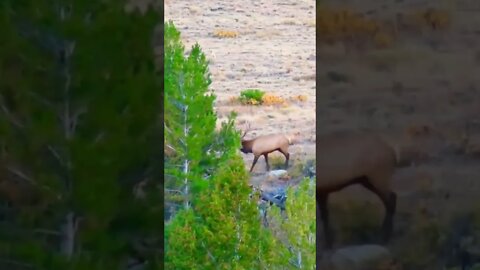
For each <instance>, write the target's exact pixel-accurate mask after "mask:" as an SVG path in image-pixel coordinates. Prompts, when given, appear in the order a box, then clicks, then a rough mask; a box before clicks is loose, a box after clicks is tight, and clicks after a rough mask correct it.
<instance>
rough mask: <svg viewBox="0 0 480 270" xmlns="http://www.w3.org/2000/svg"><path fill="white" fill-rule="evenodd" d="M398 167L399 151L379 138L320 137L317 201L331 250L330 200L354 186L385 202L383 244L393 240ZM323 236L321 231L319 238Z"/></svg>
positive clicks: (361, 134) (352, 134) (359, 134)
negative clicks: (393, 182) (392, 184)
mask: <svg viewBox="0 0 480 270" xmlns="http://www.w3.org/2000/svg"><path fill="white" fill-rule="evenodd" d="M396 164H397V157H396V152H395V150H394V149H393V148H392V147H391V146H390V145H389V144H387V143H386V142H385V141H383V140H382V139H380V138H379V137H377V136H374V135H369V134H363V133H349V134H340V135H339V134H335V135H333V134H330V135H322V136H320V137H319V139H318V140H317V165H316V172H317V185H316V197H317V198H316V199H317V211H320V217H321V219H322V225H323V230H324V234H325V242H326V247H327V248H331V247H332V244H333V238H334V237H333V234H332V230H331V228H330V223H329V212H328V196H329V195H330V194H331V193H333V192H337V191H340V190H342V189H344V188H345V187H347V186H350V185H354V184H361V185H363V186H364V187H365V188H366V189H368V190H370V191H371V192H373V193H374V194H376V195H377V196H378V197H379V198H380V200H381V201H382V203H383V205H384V207H385V211H386V212H385V217H384V220H383V226H382V231H383V240H384V242H387V241H388V240H389V238H390V236H391V233H392V230H393V217H394V214H395V208H396V200H397V199H396V198H397V195H396V194H395V192H393V191H392V189H391V187H390V179H391V177H392V175H393V172H394V170H395V167H396ZM319 235H320V234H319V228H318V227H317V237H318V236H319ZM317 243H319V241H318V240H317Z"/></svg>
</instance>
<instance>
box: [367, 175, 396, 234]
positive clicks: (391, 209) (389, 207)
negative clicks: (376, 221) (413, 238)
mask: <svg viewBox="0 0 480 270" xmlns="http://www.w3.org/2000/svg"><path fill="white" fill-rule="evenodd" d="M362 185H363V186H364V187H365V188H367V189H368V190H370V191H372V192H373V193H375V194H376V195H377V196H378V197H379V198H380V199H381V200H382V203H383V205H384V207H385V218H384V220H383V225H382V231H383V241H384V242H385V243H386V242H388V240H390V237H391V235H392V232H393V216H394V215H395V209H396V205H397V195H396V194H395V192H393V191H389V192H388V193H386V194H385V193H383V192H380V190H378V189H377V188H376V187H375V186H374V185H372V184H371V183H370V182H369V181H363V182H362Z"/></svg>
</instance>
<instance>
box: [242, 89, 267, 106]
mask: <svg viewBox="0 0 480 270" xmlns="http://www.w3.org/2000/svg"><path fill="white" fill-rule="evenodd" d="M263 95H265V92H264V91H262V90H260V89H246V90H243V91H242V92H240V102H242V103H245V104H253V105H256V104H261V103H262V98H263Z"/></svg>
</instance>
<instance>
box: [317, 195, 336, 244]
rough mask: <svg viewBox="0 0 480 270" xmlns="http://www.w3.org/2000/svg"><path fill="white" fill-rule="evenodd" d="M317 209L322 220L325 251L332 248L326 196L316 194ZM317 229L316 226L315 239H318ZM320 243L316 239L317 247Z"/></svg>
mask: <svg viewBox="0 0 480 270" xmlns="http://www.w3.org/2000/svg"><path fill="white" fill-rule="evenodd" d="M317 209H319V210H320V217H321V219H322V225H323V233H324V235H325V242H326V243H325V246H326V248H327V249H330V248H332V244H333V234H332V230H331V228H330V223H329V217H328V216H329V213H328V194H323V193H321V194H317ZM319 235H320V233H319V227H318V226H317V237H319ZM318 243H320V241H318V239H317V245H318Z"/></svg>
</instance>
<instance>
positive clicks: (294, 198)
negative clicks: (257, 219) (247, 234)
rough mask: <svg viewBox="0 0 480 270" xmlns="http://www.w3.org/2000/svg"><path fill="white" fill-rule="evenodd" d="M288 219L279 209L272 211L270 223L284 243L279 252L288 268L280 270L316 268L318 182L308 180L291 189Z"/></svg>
mask: <svg viewBox="0 0 480 270" xmlns="http://www.w3.org/2000/svg"><path fill="white" fill-rule="evenodd" d="M287 198H288V199H287V201H286V205H285V208H286V211H285V212H286V219H284V217H282V214H281V213H280V210H279V209H278V207H273V208H272V210H271V211H269V217H268V218H269V222H268V224H270V225H269V227H270V229H271V231H272V233H273V234H274V235H275V237H276V238H277V239H278V240H279V241H280V242H282V243H283V246H279V247H278V252H279V255H280V257H281V259H282V260H284V263H283V264H282V265H284V266H288V267H286V268H279V269H315V261H316V258H315V255H316V244H315V243H316V237H315V236H316V211H315V209H316V205H315V179H308V178H305V179H304V180H303V181H302V182H301V183H300V184H299V185H298V186H297V187H290V188H288V190H287Z"/></svg>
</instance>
